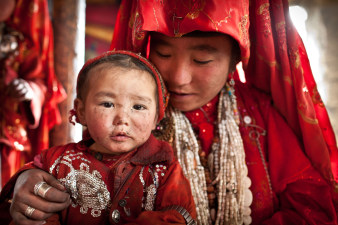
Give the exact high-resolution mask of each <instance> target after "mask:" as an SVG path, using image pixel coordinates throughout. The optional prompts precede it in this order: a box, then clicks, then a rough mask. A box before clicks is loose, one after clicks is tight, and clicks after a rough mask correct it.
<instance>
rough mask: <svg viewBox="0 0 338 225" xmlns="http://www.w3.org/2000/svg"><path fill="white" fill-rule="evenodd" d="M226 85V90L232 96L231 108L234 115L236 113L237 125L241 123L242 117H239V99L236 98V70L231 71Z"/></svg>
mask: <svg viewBox="0 0 338 225" xmlns="http://www.w3.org/2000/svg"><path fill="white" fill-rule="evenodd" d="M225 86H226V90H227V92H228V95H229V97H230V101H231V108H232V112H233V115H234V119H235V121H236V123H237V125H239V123H240V119H239V112H238V109H237V99H236V95H235V80H234V72H231V73H230V74H229V81H228V83H227V84H226V85H225Z"/></svg>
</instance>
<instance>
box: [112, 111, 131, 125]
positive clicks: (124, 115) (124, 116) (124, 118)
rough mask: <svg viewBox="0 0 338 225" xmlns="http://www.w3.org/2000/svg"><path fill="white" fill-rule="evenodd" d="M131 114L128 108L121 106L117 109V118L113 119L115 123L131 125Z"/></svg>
mask: <svg viewBox="0 0 338 225" xmlns="http://www.w3.org/2000/svg"><path fill="white" fill-rule="evenodd" d="M128 118H129V115H128V112H127V110H126V109H124V108H120V109H117V110H116V114H115V118H114V120H113V124H114V125H129V120H128Z"/></svg>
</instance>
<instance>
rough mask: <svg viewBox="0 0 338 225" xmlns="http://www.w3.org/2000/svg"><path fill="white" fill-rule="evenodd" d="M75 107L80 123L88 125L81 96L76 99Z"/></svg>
mask: <svg viewBox="0 0 338 225" xmlns="http://www.w3.org/2000/svg"><path fill="white" fill-rule="evenodd" d="M74 109H75V111H76V116H77V118H78V119H79V121H80V123H81V124H82V125H83V126H86V125H87V122H86V116H85V105H84V103H83V101H82V100H81V99H79V98H76V99H75V100H74Z"/></svg>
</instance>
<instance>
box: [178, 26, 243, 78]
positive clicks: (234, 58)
mask: <svg viewBox="0 0 338 225" xmlns="http://www.w3.org/2000/svg"><path fill="white" fill-rule="evenodd" d="M224 35H225V36H227V37H229V38H230V39H231V42H232V45H231V46H232V48H231V59H230V65H229V73H230V72H233V71H235V70H236V65H237V63H239V62H240V61H241V49H240V48H239V44H238V42H237V41H236V40H235V39H234V38H233V37H231V36H230V35H227V34H224V33H220V32H216V31H200V30H195V31H192V32H190V33H187V34H184V35H183V37H218V36H224Z"/></svg>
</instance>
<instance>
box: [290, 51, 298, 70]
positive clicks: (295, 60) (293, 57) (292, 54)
mask: <svg viewBox="0 0 338 225" xmlns="http://www.w3.org/2000/svg"><path fill="white" fill-rule="evenodd" d="M289 55H290V60H291V63H292V65H293V66H294V67H295V68H296V69H298V68H299V66H300V56H299V53H298V51H297V50H295V49H291V50H290V52H289Z"/></svg>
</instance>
